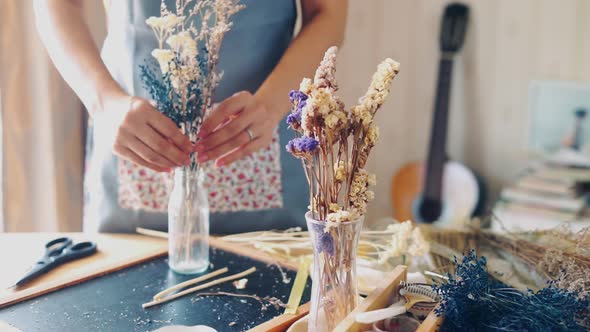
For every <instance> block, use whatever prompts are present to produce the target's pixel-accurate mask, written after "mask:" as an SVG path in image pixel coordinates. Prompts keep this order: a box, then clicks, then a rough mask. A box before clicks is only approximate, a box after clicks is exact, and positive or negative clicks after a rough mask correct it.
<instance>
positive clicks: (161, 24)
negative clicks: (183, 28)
mask: <svg viewBox="0 0 590 332" xmlns="http://www.w3.org/2000/svg"><path fill="white" fill-rule="evenodd" d="M183 22H184V16H177V15H175V14H172V13H168V14H166V15H162V16H160V17H156V16H152V17H150V18H148V19H147V20H146V21H145V23H146V24H147V25H149V26H150V27H151V28H152V29H154V30H163V31H169V30H173V29H175V28H176V27H177V26H178V25H180V24H182V23H183Z"/></svg>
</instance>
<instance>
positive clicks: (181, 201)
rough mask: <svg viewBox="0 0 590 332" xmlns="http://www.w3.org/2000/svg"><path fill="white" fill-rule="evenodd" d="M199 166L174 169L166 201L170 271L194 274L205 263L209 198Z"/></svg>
mask: <svg viewBox="0 0 590 332" xmlns="http://www.w3.org/2000/svg"><path fill="white" fill-rule="evenodd" d="M203 180H204V175H203V172H202V171H201V169H200V168H199V167H195V166H193V167H191V166H185V167H179V168H177V169H175V170H174V188H173V189H172V193H171V194H170V201H169V203H168V265H169V266H170V269H172V270H173V271H174V272H177V273H181V274H195V273H199V272H203V271H205V270H206V269H207V267H209V202H208V200H207V192H206V190H205V188H204V187H203Z"/></svg>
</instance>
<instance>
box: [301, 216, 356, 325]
mask: <svg viewBox="0 0 590 332" xmlns="http://www.w3.org/2000/svg"><path fill="white" fill-rule="evenodd" d="M305 218H306V220H307V228H308V229H309V234H310V237H311V241H312V245H313V271H312V287H311V308H310V312H309V323H308V330H309V331H315V332H323V331H326V332H328V331H332V330H334V328H335V327H336V326H337V325H338V323H340V322H341V321H342V320H343V319H344V318H345V317H346V316H347V315H348V314H349V313H350V312H351V311H352V310H354V308H355V307H356V306H357V304H358V288H357V277H356V256H357V247H358V240H359V236H360V233H361V229H362V226H363V220H364V217H361V218H360V219H358V220H355V221H350V222H342V223H330V224H326V222H324V221H318V220H314V219H313V218H311V217H310V213H309V212H308V213H307V214H306V215H305ZM326 225H328V227H326Z"/></svg>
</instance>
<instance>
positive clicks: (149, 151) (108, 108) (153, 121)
mask: <svg viewBox="0 0 590 332" xmlns="http://www.w3.org/2000/svg"><path fill="white" fill-rule="evenodd" d="M104 113H105V114H101V115H99V116H106V118H105V120H106V121H109V125H110V124H112V125H113V127H112V128H113V134H114V137H113V138H114V141H113V143H112V144H113V153H114V154H115V155H117V156H119V157H120V158H123V159H126V160H129V161H132V162H134V163H136V164H138V165H141V166H145V167H147V168H150V169H152V170H154V171H158V172H168V171H170V170H171V169H172V168H174V167H179V166H183V165H186V164H188V163H189V162H190V159H189V154H190V153H191V152H192V150H193V145H192V143H191V141H190V140H189V139H188V138H187V137H186V136H185V135H183V134H182V132H181V131H180V129H179V128H178V127H177V126H176V124H174V122H172V120H170V119H169V118H168V117H166V116H165V115H163V114H162V113H160V112H159V111H158V110H157V109H156V108H155V107H154V106H152V105H151V104H150V102H149V101H147V100H145V99H143V98H139V97H130V96H123V97H118V98H111V99H110V100H108V101H106V102H105V107H104Z"/></svg>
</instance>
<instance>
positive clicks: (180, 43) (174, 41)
mask: <svg viewBox="0 0 590 332" xmlns="http://www.w3.org/2000/svg"><path fill="white" fill-rule="evenodd" d="M166 43H168V45H169V46H170V48H172V49H173V50H175V51H176V52H179V53H181V54H182V56H183V57H185V58H188V59H194V58H195V57H196V56H197V42H196V41H195V40H194V38H193V37H192V36H191V34H190V32H189V31H182V32H179V33H177V34H175V35H172V36H170V37H168V39H167V40H166Z"/></svg>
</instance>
